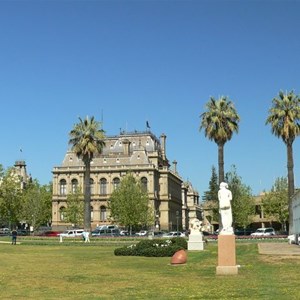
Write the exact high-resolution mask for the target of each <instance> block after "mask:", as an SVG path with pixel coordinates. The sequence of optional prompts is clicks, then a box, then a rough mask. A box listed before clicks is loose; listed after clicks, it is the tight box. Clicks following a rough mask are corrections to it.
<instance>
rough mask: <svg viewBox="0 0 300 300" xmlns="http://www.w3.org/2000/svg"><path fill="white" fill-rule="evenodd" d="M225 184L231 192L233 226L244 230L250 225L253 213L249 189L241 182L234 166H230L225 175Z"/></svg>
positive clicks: (253, 206)
mask: <svg viewBox="0 0 300 300" xmlns="http://www.w3.org/2000/svg"><path fill="white" fill-rule="evenodd" d="M226 182H227V183H228V187H229V189H230V190H231V192H232V201H231V204H232V217H233V223H234V224H233V226H234V227H242V228H246V227H247V226H248V225H249V224H250V223H251V220H252V218H253V215H254V212H255V203H254V198H253V197H252V193H251V188H250V187H249V186H247V185H245V184H244V183H243V182H242V178H241V177H240V176H239V175H238V174H237V171H236V167H235V166H232V168H231V170H230V172H227V173H226Z"/></svg>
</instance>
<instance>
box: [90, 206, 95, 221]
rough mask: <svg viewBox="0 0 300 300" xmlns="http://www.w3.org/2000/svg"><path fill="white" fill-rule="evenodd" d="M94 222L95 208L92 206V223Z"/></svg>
mask: <svg viewBox="0 0 300 300" xmlns="http://www.w3.org/2000/svg"><path fill="white" fill-rule="evenodd" d="M93 220H94V208H93V206H91V221H93Z"/></svg>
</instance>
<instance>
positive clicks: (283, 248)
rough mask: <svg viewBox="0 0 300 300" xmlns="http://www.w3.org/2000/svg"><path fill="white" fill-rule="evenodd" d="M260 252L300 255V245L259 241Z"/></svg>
mask: <svg viewBox="0 0 300 300" xmlns="http://www.w3.org/2000/svg"><path fill="white" fill-rule="evenodd" d="M258 253H259V254H268V255H281V256H285V255H299V256H300V246H299V245H295V244H292V245H290V244H288V243H259V244H258Z"/></svg>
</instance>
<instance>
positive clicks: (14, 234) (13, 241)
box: [11, 229, 18, 245]
mask: <svg viewBox="0 0 300 300" xmlns="http://www.w3.org/2000/svg"><path fill="white" fill-rule="evenodd" d="M17 236H18V232H17V230H16V229H13V231H12V232H11V244H12V245H16V244H17Z"/></svg>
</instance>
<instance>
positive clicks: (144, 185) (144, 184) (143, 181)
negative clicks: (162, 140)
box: [141, 177, 148, 192]
mask: <svg viewBox="0 0 300 300" xmlns="http://www.w3.org/2000/svg"><path fill="white" fill-rule="evenodd" d="M141 186H142V191H143V192H147V191H148V179H147V178H146V177H142V178H141Z"/></svg>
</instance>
